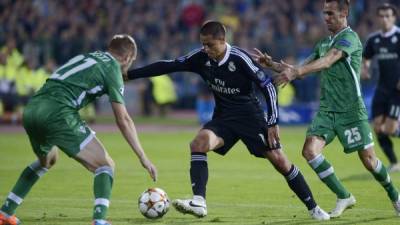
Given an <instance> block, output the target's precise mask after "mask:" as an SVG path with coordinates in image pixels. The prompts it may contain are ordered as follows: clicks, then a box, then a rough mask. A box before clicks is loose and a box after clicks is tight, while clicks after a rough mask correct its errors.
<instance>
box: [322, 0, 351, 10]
mask: <svg viewBox="0 0 400 225" xmlns="http://www.w3.org/2000/svg"><path fill="white" fill-rule="evenodd" d="M325 2H337V4H338V6H339V10H343V9H346V10H349V9H350V0H325Z"/></svg>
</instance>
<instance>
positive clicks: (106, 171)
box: [94, 166, 114, 178]
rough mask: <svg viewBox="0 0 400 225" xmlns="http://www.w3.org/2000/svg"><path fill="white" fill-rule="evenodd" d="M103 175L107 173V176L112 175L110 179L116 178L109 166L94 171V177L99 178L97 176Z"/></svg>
mask: <svg viewBox="0 0 400 225" xmlns="http://www.w3.org/2000/svg"><path fill="white" fill-rule="evenodd" d="M102 173H106V174H108V175H110V177H112V178H114V171H113V169H112V168H111V167H109V166H102V167H99V168H97V169H96V170H95V171H94V176H97V175H99V174H102Z"/></svg>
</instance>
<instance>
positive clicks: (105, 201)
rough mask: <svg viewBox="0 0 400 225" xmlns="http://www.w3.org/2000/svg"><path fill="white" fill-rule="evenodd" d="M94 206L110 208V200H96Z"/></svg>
mask: <svg viewBox="0 0 400 225" xmlns="http://www.w3.org/2000/svg"><path fill="white" fill-rule="evenodd" d="M94 205H104V206H106V207H108V206H110V200H108V199H106V198H96V199H95V200H94Z"/></svg>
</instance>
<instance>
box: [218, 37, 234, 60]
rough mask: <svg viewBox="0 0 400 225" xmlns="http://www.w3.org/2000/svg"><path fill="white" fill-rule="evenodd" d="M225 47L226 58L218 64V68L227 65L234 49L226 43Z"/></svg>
mask: <svg viewBox="0 0 400 225" xmlns="http://www.w3.org/2000/svg"><path fill="white" fill-rule="evenodd" d="M225 45H226V52H225V55H224V58H222V60H221V61H219V62H218V66H221V65H222V64H224V63H226V61H228V58H229V55H230V54H231V48H232V47H231V45H230V44H228V43H226V42H225Z"/></svg>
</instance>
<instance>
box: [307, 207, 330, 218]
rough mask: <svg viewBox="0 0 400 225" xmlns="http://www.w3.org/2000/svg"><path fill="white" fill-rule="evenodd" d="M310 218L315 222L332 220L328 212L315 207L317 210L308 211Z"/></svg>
mask: <svg viewBox="0 0 400 225" xmlns="http://www.w3.org/2000/svg"><path fill="white" fill-rule="evenodd" d="M308 212H309V213H310V216H311V217H312V218H313V219H315V220H330V218H331V217H330V216H329V214H328V213H327V212H325V211H324V210H323V209H321V208H320V207H319V206H315V208H313V209H311V210H308Z"/></svg>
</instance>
